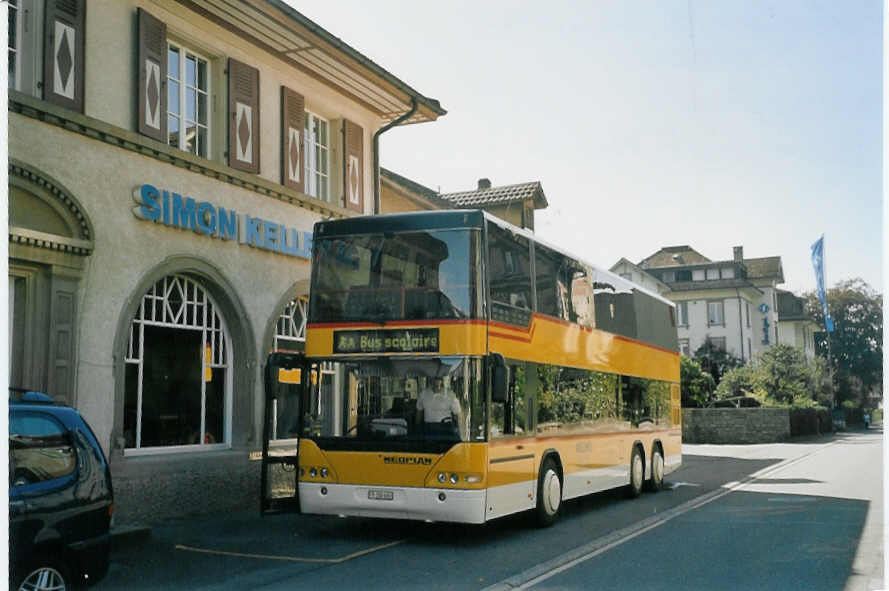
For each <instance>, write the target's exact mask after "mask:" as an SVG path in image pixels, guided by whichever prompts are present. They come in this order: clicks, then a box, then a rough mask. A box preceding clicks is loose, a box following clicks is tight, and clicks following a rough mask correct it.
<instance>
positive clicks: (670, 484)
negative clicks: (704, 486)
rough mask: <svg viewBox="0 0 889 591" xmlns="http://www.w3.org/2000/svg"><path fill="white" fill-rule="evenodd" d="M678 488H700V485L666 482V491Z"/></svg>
mask: <svg viewBox="0 0 889 591" xmlns="http://www.w3.org/2000/svg"><path fill="white" fill-rule="evenodd" d="M680 486H701V485H700V484H697V483H694V482H668V483H667V490H675V489H677V488H679V487H680Z"/></svg>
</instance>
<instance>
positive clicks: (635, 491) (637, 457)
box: [627, 445, 645, 499]
mask: <svg viewBox="0 0 889 591" xmlns="http://www.w3.org/2000/svg"><path fill="white" fill-rule="evenodd" d="M644 482H645V460H643V459H642V452H641V451H639V447H637V446H635V445H634V446H633V453H632V455H631V456H630V485H629V486H628V487H627V495H628V496H629V497H630V498H631V499H635V498H636V497H638V496H639V495H641V494H642V485H643V483H644Z"/></svg>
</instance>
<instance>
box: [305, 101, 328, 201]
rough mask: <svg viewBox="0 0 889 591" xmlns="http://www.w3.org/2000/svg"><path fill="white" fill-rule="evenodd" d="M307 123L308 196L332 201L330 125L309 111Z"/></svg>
mask: <svg viewBox="0 0 889 591" xmlns="http://www.w3.org/2000/svg"><path fill="white" fill-rule="evenodd" d="M305 121H306V123H305V133H304V136H305V140H304V146H303V153H304V154H305V161H306V176H305V190H306V195H311V196H312V197H317V198H318V199H321V200H322V201H330V158H329V156H330V131H329V130H330V125H329V124H328V122H327V121H326V120H325V119H322V118H321V117H318V116H317V115H315V114H313V113H309V112H308V111H307V112H306V117H305Z"/></svg>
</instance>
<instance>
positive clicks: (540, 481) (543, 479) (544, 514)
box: [537, 458, 562, 527]
mask: <svg viewBox="0 0 889 591" xmlns="http://www.w3.org/2000/svg"><path fill="white" fill-rule="evenodd" d="M561 508H562V479H561V478H560V477H559V469H558V467H557V466H556V462H555V460H553V459H552V458H546V459H545V460H544V461H543V465H542V466H541V467H540V475H539V476H538V478H537V525H538V526H540V527H548V526H550V525H552V524H553V523H555V522H556V520H557V519H558V518H559V511H560V509H561Z"/></svg>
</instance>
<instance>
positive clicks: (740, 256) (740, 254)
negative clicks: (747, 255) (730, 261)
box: [733, 246, 744, 263]
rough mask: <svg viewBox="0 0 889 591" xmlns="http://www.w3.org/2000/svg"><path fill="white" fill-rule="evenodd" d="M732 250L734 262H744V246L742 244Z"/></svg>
mask: <svg viewBox="0 0 889 591" xmlns="http://www.w3.org/2000/svg"><path fill="white" fill-rule="evenodd" d="M733 250H734V253H735V262H736V263H743V262H744V247H743V246H736V247H735V248H734V249H733Z"/></svg>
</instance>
